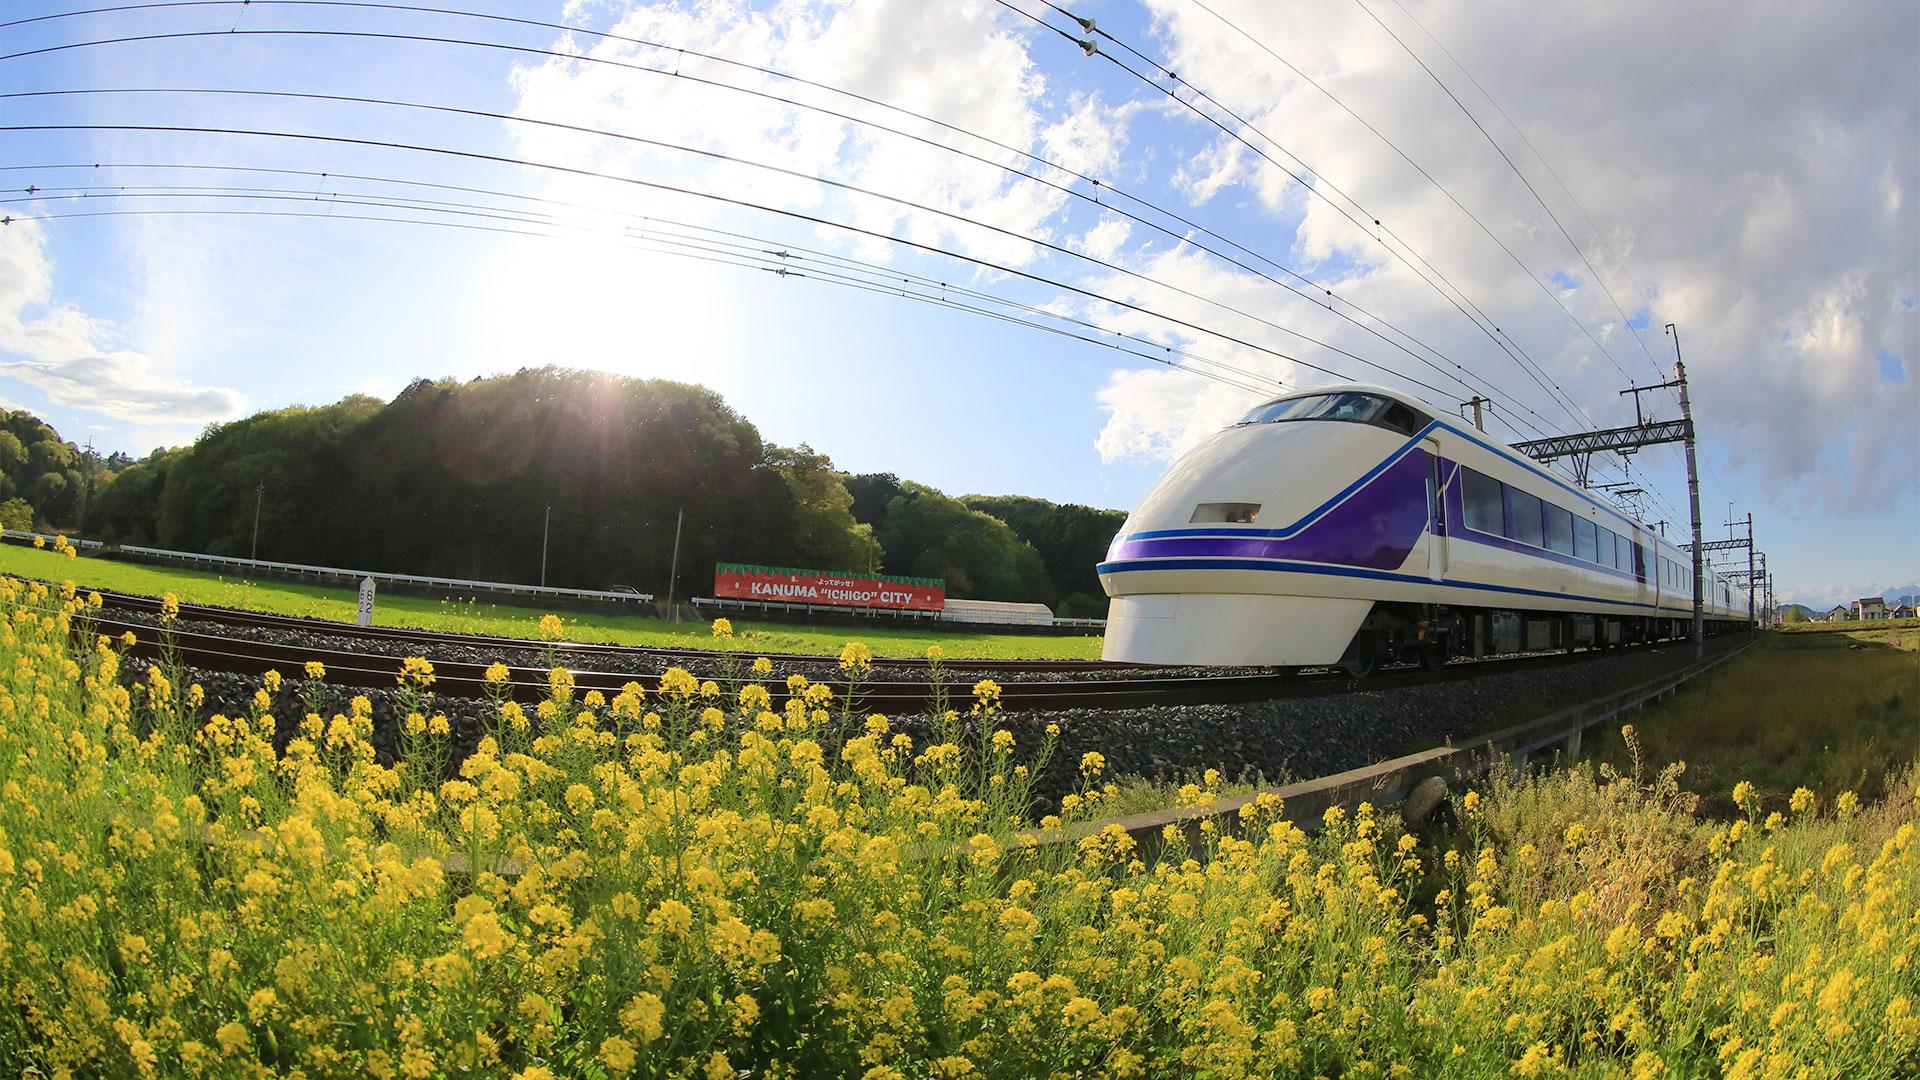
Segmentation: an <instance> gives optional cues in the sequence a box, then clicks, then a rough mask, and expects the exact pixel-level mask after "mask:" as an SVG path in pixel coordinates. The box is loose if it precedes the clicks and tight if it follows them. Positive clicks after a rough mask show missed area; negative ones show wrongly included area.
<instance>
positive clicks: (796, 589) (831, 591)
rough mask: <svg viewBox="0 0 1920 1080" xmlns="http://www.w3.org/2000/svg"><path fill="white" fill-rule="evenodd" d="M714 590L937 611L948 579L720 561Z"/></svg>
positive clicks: (736, 596) (737, 595)
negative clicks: (800, 568)
mask: <svg viewBox="0 0 1920 1080" xmlns="http://www.w3.org/2000/svg"><path fill="white" fill-rule="evenodd" d="M713 595H715V596H721V597H726V598H727V599H729V600H770V601H778V602H781V603H788V604H833V605H836V606H839V607H866V608H907V609H911V610H914V611H940V610H943V609H944V608H945V607H946V606H947V583H946V582H944V581H942V580H940V579H939V578H911V577H890V576H888V575H885V574H841V573H834V572H831V571H827V570H793V569H789V568H787V567H784V566H741V565H739V564H736V563H720V564H718V565H716V566H715V567H714V568H713Z"/></svg>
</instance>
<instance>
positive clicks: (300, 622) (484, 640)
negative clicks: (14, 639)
mask: <svg viewBox="0 0 1920 1080" xmlns="http://www.w3.org/2000/svg"><path fill="white" fill-rule="evenodd" d="M100 600H101V606H102V607H103V608H104V609H106V610H118V611H135V612H143V613H147V614H153V615H157V614H159V612H160V606H161V601H160V600H158V599H156V598H154V597H151V596H137V595H133V594H129V593H112V592H101V593H100ZM179 617H180V618H181V619H185V620H192V621H195V622H208V623H217V624H219V625H222V626H233V627H242V628H248V629H261V630H284V631H290V632H297V633H312V634H327V635H330V636H333V637H342V638H353V639H357V640H362V641H406V642H417V643H420V644H422V645H423V646H429V647H430V646H434V645H439V646H448V645H458V646H465V647H469V648H479V649H489V648H491V649H515V650H540V649H554V650H557V651H560V652H565V653H571V654H574V655H576V656H579V655H588V656H594V657H610V658H616V659H618V660H620V661H622V662H625V661H629V660H631V661H651V662H655V663H681V662H691V663H699V664H702V665H710V664H712V663H713V662H714V661H715V660H716V659H718V658H719V657H720V656H721V655H722V650H719V649H711V648H700V647H698V646H691V645H689V646H672V645H618V644H613V643H610V642H599V641H547V640H543V639H538V638H518V637H508V636H503V635H495V634H474V633H466V632H462V631H455V630H424V629H414V628H411V627H401V626H358V625H355V624H353V623H346V622H337V621H335V620H332V619H322V618H317V617H313V616H304V615H275V614H269V613H266V612H258V611H243V610H240V609H238V608H227V607H216V606H212V605H207V604H188V603H184V602H182V603H181V604H180V616H179ZM848 629H849V630H853V629H854V628H851V627H849V628H848ZM729 651H730V653H731V655H733V656H734V657H737V658H741V659H752V658H756V657H761V656H764V657H766V658H767V659H769V660H771V661H774V662H775V663H789V664H819V665H832V664H835V663H837V662H838V658H837V657H834V656H829V655H820V654H811V653H779V652H757V651H754V650H750V649H745V648H737V649H733V650H729ZM873 666H874V667H875V668H876V669H890V668H908V669H915V670H918V669H922V668H925V667H926V666H927V661H926V660H924V659H921V658H918V657H898V656H884V657H883V656H876V657H874V658H873ZM943 666H945V667H947V668H949V669H953V670H964V671H968V672H976V671H977V672H994V671H1005V672H1009V673H1018V672H1026V673H1032V672H1073V671H1119V670H1128V669H1150V668H1151V667H1152V665H1144V664H1129V663H1122V662H1119V661H1113V660H988V659H979V660H976V659H968V658H958V657H956V658H950V659H945V660H943Z"/></svg>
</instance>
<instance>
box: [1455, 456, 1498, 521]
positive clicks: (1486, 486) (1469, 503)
mask: <svg viewBox="0 0 1920 1080" xmlns="http://www.w3.org/2000/svg"><path fill="white" fill-rule="evenodd" d="M1460 501H1461V502H1462V503H1464V504H1465V506H1466V512H1467V528H1469V529H1472V530H1474V531H1475V532H1483V533H1489V534H1491V535H1493V536H1500V535H1503V534H1504V533H1505V531H1506V527H1505V525H1504V524H1503V523H1502V519H1503V518H1504V517H1505V510H1504V507H1503V505H1502V501H1501V495H1500V481H1498V480H1495V479H1494V478H1493V477H1491V476H1484V475H1482V474H1480V473H1477V472H1474V471H1473V470H1472V469H1467V468H1462V469H1461V470H1460Z"/></svg>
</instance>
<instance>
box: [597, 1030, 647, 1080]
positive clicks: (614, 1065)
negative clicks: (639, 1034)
mask: <svg viewBox="0 0 1920 1080" xmlns="http://www.w3.org/2000/svg"><path fill="white" fill-rule="evenodd" d="M638 1056H639V1055H637V1054H635V1053H634V1049H633V1044H632V1043H630V1042H628V1041H627V1040H625V1039H623V1038H621V1037H620V1036H618V1035H614V1036H611V1037H609V1038H606V1039H603V1040H601V1042H600V1064H602V1065H605V1066H606V1067H607V1068H609V1069H611V1070H613V1071H614V1072H617V1073H623V1072H628V1071H630V1070H632V1068H633V1063H634V1060H635V1059H636V1058H637V1057H638Z"/></svg>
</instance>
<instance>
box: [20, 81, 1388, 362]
mask: <svg viewBox="0 0 1920 1080" xmlns="http://www.w3.org/2000/svg"><path fill="white" fill-rule="evenodd" d="M6 96H8V95H0V98H4V97H6ZM0 131H132V132H165V133H175V134H201V135H234V136H244V137H252V138H267V139H285V140H290V141H299V142H310V143H327V144H333V145H340V146H357V147H363V148H377V149H386V150H399V151H406V152H411V153H420V154H429V155H436V156H443V157H450V158H455V159H460V160H468V161H479V162H487V163H491V164H497V165H510V166H519V167H524V168H529V169H537V170H544V171H549V172H554V173H558V174H560V175H567V176H577V177H583V178H589V179H597V180H605V181H609V182H613V183H619V184H626V185H632V186H635V187H640V188H644V189H648V190H655V191H664V192H670V193H674V194H680V195H687V196H691V197H693V198H696V199H700V200H704V201H710V202H715V203H719V204H722V205H728V206H734V207H737V208H741V209H748V210H758V211H764V212H766V213H770V214H774V215H777V216H781V217H785V218H789V219H792V220H795V221H800V222H805V223H807V224H812V225H818V226H823V227H827V228H832V229H837V230H841V231H844V232H847V233H849V234H852V235H856V236H864V237H867V238H870V239H873V240H879V241H883V242H886V243H891V244H895V245H898V246H900V247H904V248H908V249H911V250H914V251H919V252H922V253H925V254H929V255H937V256H945V257H947V258H951V259H954V260H957V261H961V262H966V263H971V264H973V265H976V266H979V267H981V268H983V269H988V270H992V271H995V272H997V273H1002V274H1006V275H1009V276H1012V277H1019V278H1022V279H1025V280H1028V281H1032V282H1034V283H1035V284H1039V285H1042V286H1045V287H1048V288H1053V289H1058V290H1062V291H1065V292H1071V293H1073V294H1075V295H1077V296H1081V297H1084V298H1086V299H1090V300H1094V301H1097V302H1100V303H1106V304H1111V305H1113V306H1114V307H1117V308H1123V309H1126V310H1129V311H1133V312H1135V313H1137V314H1141V315H1145V316H1148V317H1151V318H1155V319H1159V320H1161V321H1164V322H1166V323H1169V324H1171V325H1174V326H1180V327H1183V328H1185V329H1188V330H1192V331H1194V332H1197V333H1201V334H1205V335H1208V336H1210V337H1214V338H1218V339H1219V340H1221V341H1225V342H1229V343H1231V344H1235V345H1240V346H1242V347H1244V348H1247V349H1251V350H1253V351H1255V352H1260V353H1265V354H1268V355H1271V356H1275V357H1278V358H1280V359H1283V360H1288V361H1291V362H1294V363H1297V364H1299V365H1301V366H1302V367H1306V368H1309V369H1312V370H1316V371H1320V372H1322V373H1324V374H1327V375H1331V376H1333V377H1334V378H1337V379H1341V380H1343V381H1352V380H1351V377H1350V376H1347V375H1345V374H1343V373H1341V372H1338V371H1334V370H1332V369H1329V368H1325V367H1322V366H1319V365H1316V364H1313V363H1311V362H1309V361H1306V360H1303V359H1301V358H1299V357H1295V356H1292V355H1291V354H1288V353H1285V352H1282V351H1280V350H1278V349H1274V348H1271V347H1269V346H1265V345H1261V344H1259V343H1257V342H1253V341H1249V340H1247V339H1246V338H1243V337H1240V336H1238V335H1236V334H1232V333H1229V332H1227V331H1223V330H1218V329H1214V328H1210V327H1206V326H1202V325H1201V324H1198V323H1194V322H1192V321H1190V320H1186V319H1182V318H1179V317H1177V316H1171V315H1165V314H1161V313H1159V312H1155V311H1153V310H1151V309H1149V308H1146V307H1143V306H1141V305H1139V304H1135V303H1132V302H1130V301H1126V300H1121V299H1118V298H1115V297H1110V296H1106V295H1104V294H1101V293H1099V292H1096V291H1094V290H1091V289H1087V288H1083V287H1081V286H1078V285H1073V284H1069V283H1067V282H1063V281H1059V280H1057V279H1054V278H1049V277H1047V276H1045V275H1043V274H1038V273H1035V272H1033V271H1031V270H1023V269H1020V268H1018V267H1015V266H1010V265H1007V264H1005V263H1000V262H996V261H994V260H991V259H986V258H983V257H980V256H973V255H965V254H962V253H959V252H955V251H951V250H948V249H946V248H942V247H940V246H939V245H937V244H931V243H927V242H924V241H919V240H913V239H911V238H907V237H897V236H893V235H891V234H889V233H884V232H881V231H879V230H876V229H869V228H865V227H863V226H859V225H852V224H848V223H846V222H841V221H835V220H833V219H831V218H826V217H823V216H820V215H818V214H809V213H806V212H804V211H800V210H793V209H788V208H784V207H775V206H769V205H767V204H763V203H756V202H753V201H752V200H749V199H743V198H739V197H736V196H731V195H722V194H719V193H717V192H712V191H705V190H700V189H696V188H690V187H685V186H681V185H675V184H667V183H664V182H662V181H657V180H648V179H645V178H642V177H633V176H622V175H620V174H617V173H610V172H606V171H603V170H598V169H589V168H585V167H583V166H576V165H562V164H559V163H555V162H541V161H531V160H528V159H525V158H516V157H512V156H510V155H505V154H492V153H485V152H481V151H475V150H462V149H458V148H453V147H441V146H429V145H424V144H418V143H404V142H399V141H396V140H390V139H369V138H359V137H354V136H346V135H329V134H322V133H316V132H283V131H270V130H260V129H246V128H223V127H213V126H196V125H179V124H10V125H3V126H0ZM1083 257H1084V256H1083ZM1094 261H1099V260H1094ZM1396 374H1397V373H1396ZM1401 377H1403V378H1404V376H1401ZM1409 381H1415V380H1409Z"/></svg>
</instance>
